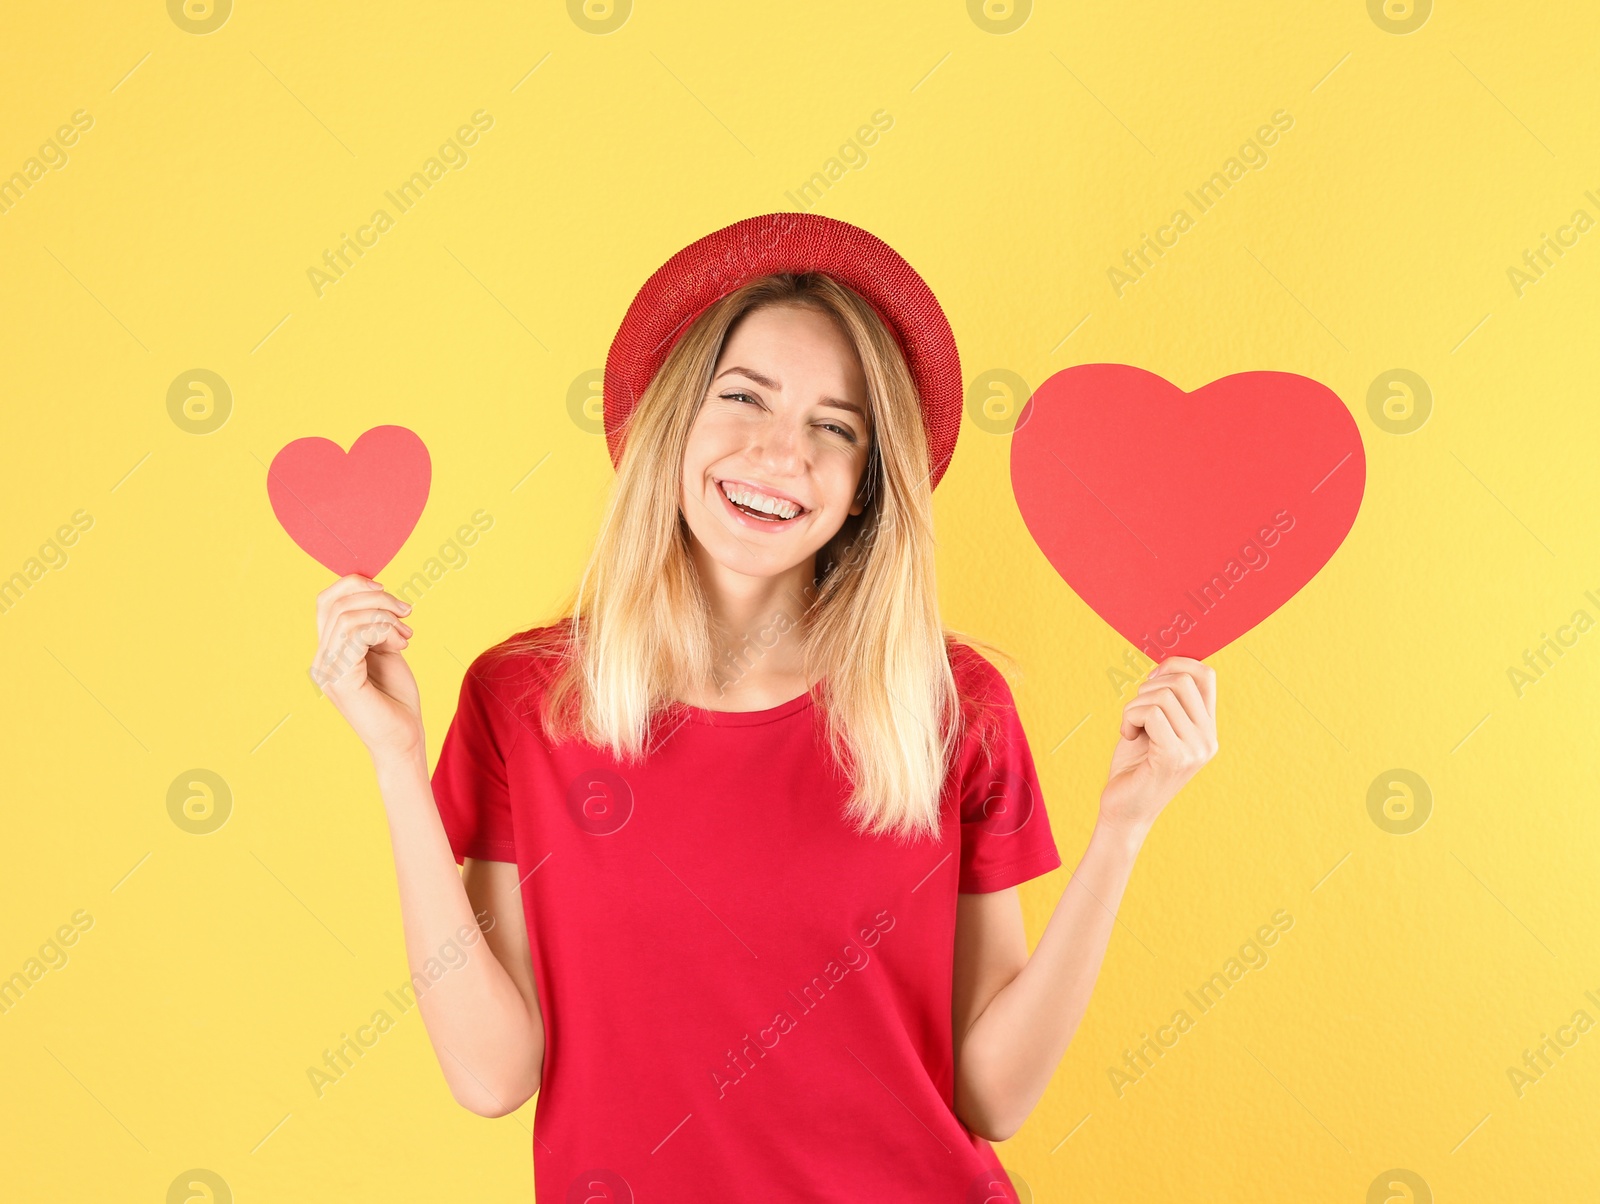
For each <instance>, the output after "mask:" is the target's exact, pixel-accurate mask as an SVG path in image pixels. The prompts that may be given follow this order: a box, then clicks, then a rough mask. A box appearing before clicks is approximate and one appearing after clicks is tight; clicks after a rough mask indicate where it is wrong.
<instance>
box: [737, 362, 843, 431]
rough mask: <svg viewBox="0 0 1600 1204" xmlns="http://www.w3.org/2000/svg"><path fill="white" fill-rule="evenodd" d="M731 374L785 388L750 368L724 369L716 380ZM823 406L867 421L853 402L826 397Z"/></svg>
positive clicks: (759, 383) (774, 387)
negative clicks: (849, 413) (847, 412)
mask: <svg viewBox="0 0 1600 1204" xmlns="http://www.w3.org/2000/svg"><path fill="white" fill-rule="evenodd" d="M730 372H738V373H740V374H741V375H744V376H748V377H749V378H750V379H751V380H753V381H755V382H756V384H758V385H760V386H761V387H762V388H763V389H781V388H783V386H782V385H780V384H779V383H778V382H777V381H775V380H772V379H770V378H769V377H765V376H762V375H761V373H759V372H756V371H753V370H752V369H749V368H724V369H723V370H722V371H721V372H719V373H717V375H716V377H715V379H716V380H721V379H722V378H723V377H724V376H726V375H728V373H730ZM821 404H822V405H825V406H832V407H833V408H834V409H836V410H849V411H850V412H851V413H852V414H858V415H860V417H861V421H863V422H865V421H866V420H867V414H866V411H865V410H863V409H862V408H861V407H860V406H858V405H857V404H856V403H855V402H853V401H840V400H839V399H838V398H837V397H824V398H823V399H822V402H821Z"/></svg>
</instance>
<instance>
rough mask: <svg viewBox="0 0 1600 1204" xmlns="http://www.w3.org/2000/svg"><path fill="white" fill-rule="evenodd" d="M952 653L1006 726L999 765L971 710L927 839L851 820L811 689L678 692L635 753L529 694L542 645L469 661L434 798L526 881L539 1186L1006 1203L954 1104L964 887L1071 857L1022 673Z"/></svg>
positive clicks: (462, 848)
mask: <svg viewBox="0 0 1600 1204" xmlns="http://www.w3.org/2000/svg"><path fill="white" fill-rule="evenodd" d="M951 668H952V671H953V672H954V673H955V674H956V675H957V677H958V681H966V682H969V683H972V685H973V687H974V688H976V690H977V691H978V692H979V693H980V696H981V697H984V698H986V699H987V700H989V702H990V704H991V707H992V710H991V712H990V713H991V714H992V715H993V717H994V718H995V719H996V720H997V721H998V722H997V725H996V728H997V737H996V739H995V741H994V747H995V751H994V753H993V755H992V760H991V761H990V762H988V763H985V762H983V760H982V759H981V757H980V750H979V746H978V733H977V729H976V728H975V727H974V726H972V725H970V724H969V725H968V727H967V729H966V732H965V735H964V739H963V744H962V747H961V754H960V756H959V758H958V759H957V761H956V762H955V763H954V764H953V766H952V768H951V771H950V777H949V779H947V782H946V786H945V794H944V807H943V815H944V822H943V830H942V832H941V838H940V840H939V842H938V843H937V844H935V843H934V842H932V841H931V840H929V839H928V838H927V837H923V838H921V839H920V840H918V841H917V842H915V843H907V842H904V841H895V840H893V839H891V838H888V837H882V838H879V837H867V836H862V835H859V834H858V833H856V832H855V831H854V830H853V829H852V828H851V827H850V825H849V824H848V822H847V821H846V820H845V819H844V816H843V803H844V802H845V800H846V799H847V798H848V795H849V783H848V782H847V781H846V780H845V779H844V778H843V777H842V776H841V775H840V773H839V772H838V770H837V766H836V764H835V763H834V762H833V760H832V758H831V757H829V756H828V754H827V746H826V741H825V738H824V736H823V729H822V725H821V722H820V721H821V720H822V718H823V715H822V712H821V708H820V706H819V705H817V704H816V703H815V701H814V699H813V695H812V694H809V693H808V694H803V695H801V696H800V697H799V698H795V699H791V700H790V701H788V702H784V703H780V704H779V705H777V706H775V707H769V708H767V709H765V710H760V711H743V712H720V711H709V710H703V709H700V708H696V707H687V706H682V705H681V704H678V709H677V710H676V711H675V712H674V715H673V717H672V719H670V720H669V721H668V722H667V723H666V724H664V725H663V727H662V728H661V729H660V730H663V731H666V730H668V728H670V735H667V736H666V737H665V739H664V740H662V741H661V742H660V744H659V747H658V748H657V749H656V751H655V752H654V753H652V754H651V755H650V756H649V757H648V758H647V759H646V760H645V761H643V762H642V763H641V764H638V765H634V766H627V765H625V764H623V763H620V762H618V761H616V760H615V759H614V758H612V757H611V756H610V754H609V753H607V752H605V751H603V750H600V749H597V748H596V747H595V746H593V745H591V744H589V743H587V742H586V741H582V740H571V739H569V740H566V741H563V742H561V743H558V744H554V745H552V743H551V742H550V741H549V739H548V738H547V736H546V735H545V733H544V732H543V730H542V728H541V727H540V725H539V723H538V720H537V718H536V715H537V712H536V710H535V709H534V707H535V705H536V699H537V695H535V696H534V698H533V699H529V700H527V701H523V702H520V703H519V702H516V701H515V700H516V699H517V698H518V697H519V695H521V694H522V692H523V690H524V688H525V686H526V685H527V684H528V683H530V682H533V683H537V682H539V681H541V680H542V679H543V678H542V674H543V672H547V671H548V662H544V663H543V668H542V669H541V661H540V657H539V656H538V655H536V654H533V653H519V654H516V655H514V656H512V657H508V658H501V659H490V658H489V657H488V655H487V654H485V655H483V656H480V657H478V659H477V660H476V661H474V662H473V664H472V666H471V668H470V669H469V670H468V672H467V675H466V677H465V679H464V680H463V681H462V684H461V696H460V703H459V707H458V709H457V711H456V715H455V718H454V720H453V721H452V722H451V725H450V729H449V731H448V733H447V734H446V736H445V739H444V746H443V748H442V749H441V751H440V754H439V761H438V764H437V766H436V767H435V769H434V772H433V793H434V798H435V800H436V802H437V804H438V808H439V815H440V818H441V819H442V820H443V823H444V829H445V832H446V833H447V834H448V836H449V840H450V847H451V849H452V850H453V851H454V852H455V855H456V860H457V861H458V862H459V861H461V860H462V859H463V858H465V857H474V858H478V859H483V860H491V861H513V862H515V863H516V865H517V868H518V871H519V877H520V878H521V880H522V901H523V908H524V915H525V917H526V920H527V927H528V936H529V941H530V944H531V947H532V959H533V971H534V979H535V982H536V983H537V985H538V990H539V1002H540V1006H541V1008H542V1009H543V1013H544V1024H545V1035H546V1052H545V1061H544V1077H543V1080H542V1082H541V1089H540V1092H539V1095H538V1097H537V1099H538V1102H537V1106H536V1108H535V1114H534V1130H533V1154H534V1180H535V1189H536V1195H537V1198H538V1199H540V1200H549V1201H552V1202H557V1201H559V1202H568V1201H579V1202H581V1201H590V1200H605V1201H618V1202H622V1204H633V1202H634V1201H640V1202H642V1204H651V1202H655V1201H668V1202H672V1204H676V1202H677V1201H685V1200H761V1201H763V1202H765V1201H787V1200H796V1201H799V1200H804V1201H834V1200H837V1201H851V1202H852V1204H854V1202H858V1201H861V1200H872V1201H875V1202H877V1204H897V1202H900V1201H906V1202H911V1201H915V1202H916V1204H938V1202H944V1201H948V1202H949V1204H966V1202H968V1201H985V1200H990V1199H995V1200H1004V1199H1011V1198H1013V1197H1012V1196H1011V1195H1010V1194H1009V1191H1008V1190H1006V1189H1003V1188H1002V1187H1001V1186H1000V1185H1003V1184H1005V1183H1006V1180H1005V1178H1004V1173H1003V1171H1001V1169H1000V1163H999V1160H998V1159H997V1158H996V1157H995V1155H994V1152H993V1150H992V1148H991V1147H990V1145H989V1143H988V1142H987V1141H986V1140H984V1139H983V1138H981V1137H977V1136H974V1135H973V1134H972V1133H971V1132H970V1131H969V1130H968V1129H967V1128H966V1127H965V1126H964V1125H963V1124H962V1123H961V1121H960V1120H959V1119H958V1118H957V1117H956V1115H955V1113H954V1111H953V1110H952V1098H953V1086H954V1071H953V1065H952V1057H951V1023H952V1021H951V991H952V980H951V968H952V961H953V953H954V943H955V942H954V934H955V921H956V894H957V892H958V891H960V892H984V891H994V890H1000V889H1002V888H1004V887H1008V886H1013V885H1016V884H1017V883H1019V882H1023V881H1026V880H1027V879H1029V878H1033V877H1036V876H1038V875H1040V874H1043V873H1046V872H1048V871H1050V870H1053V869H1056V868H1057V867H1059V866H1060V865H1061V857H1060V855H1059V854H1058V853H1057V851H1056V847H1055V842H1054V840H1053V839H1052V837H1051V834H1050V823H1049V818H1048V816H1047V815H1046V813H1045V808H1044V802H1043V797H1042V795H1041V792H1040V788H1039V779H1038V776H1037V773H1036V771H1035V769H1034V764H1033V757H1032V754H1031V752H1030V750H1029V747H1028V742H1027V738H1026V737H1025V736H1024V735H1023V730H1022V725H1021V723H1020V721H1019V720H1018V718H1017V713H1016V708H1015V704H1014V702H1013V699H1012V695H1011V691H1010V689H1009V687H1008V685H1007V683H1006V680H1005V678H1003V677H1002V676H1001V675H1000V673H999V671H998V670H997V669H996V668H995V667H994V666H993V665H992V664H991V663H990V662H989V661H988V660H987V659H986V658H984V657H983V656H982V655H981V654H979V653H977V652H976V651H974V650H972V649H970V648H968V647H966V646H965V645H961V646H957V647H955V648H954V650H953V652H952V654H951ZM535 688H537V687H535ZM673 724H676V726H672V725H673ZM996 1176H999V1177H998V1178H996Z"/></svg>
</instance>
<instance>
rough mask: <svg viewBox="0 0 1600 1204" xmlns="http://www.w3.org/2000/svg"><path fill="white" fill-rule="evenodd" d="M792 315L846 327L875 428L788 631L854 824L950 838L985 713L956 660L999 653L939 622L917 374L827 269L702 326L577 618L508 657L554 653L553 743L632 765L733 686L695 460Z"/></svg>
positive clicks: (658, 403)
mask: <svg viewBox="0 0 1600 1204" xmlns="http://www.w3.org/2000/svg"><path fill="white" fill-rule="evenodd" d="M774 305H792V306H805V307H809V308H812V309H815V310H818V311H820V312H823V313H826V314H829V315H831V316H832V317H833V319H834V320H835V321H836V322H837V323H838V325H839V327H840V329H841V330H842V331H843V332H844V333H845V334H846V336H847V337H848V338H849V339H850V341H851V343H852V344H853V345H854V347H855V350H856V354H857V355H858V356H859V357H860V361H861V365H862V368H863V369H864V372H865V376H866V381H867V394H868V408H869V410H870V412H871V420H872V421H871V425H872V430H873V439H872V447H871V450H870V453H869V457H868V464H867V467H866V470H865V471H864V473H863V475H862V485H861V492H860V494H859V496H860V497H861V498H862V500H863V501H864V503H865V506H864V509H863V511H862V513H861V514H859V515H852V516H850V517H848V518H846V520H845V522H844V525H843V526H842V527H841V528H840V530H839V532H838V534H837V535H835V536H834V538H833V539H831V540H830V541H829V542H828V543H827V544H826V545H824V546H823V547H822V548H821V549H820V550H819V551H818V553H817V558H816V576H815V579H814V581H813V583H812V586H811V588H810V589H808V590H804V591H802V593H803V594H804V596H803V597H798V598H791V599H789V601H790V602H791V603H792V604H793V609H794V612H795V613H794V614H792V615H790V614H789V611H788V607H787V606H785V607H784V608H782V609H780V611H779V612H778V613H777V614H776V615H775V616H774V625H775V626H777V627H778V629H779V633H780V635H784V634H786V633H788V632H790V631H793V632H796V633H797V638H798V639H799V640H800V643H801V658H802V662H803V665H804V667H805V672H806V680H808V681H813V680H817V679H818V678H821V680H820V681H819V682H818V686H817V687H816V689H817V690H818V691H820V694H821V697H820V699H818V701H819V703H820V707H819V710H820V712H821V714H822V715H824V716H825V718H826V722H827V746H828V749H829V752H830V753H831V754H832V755H833V756H834V757H835V759H836V763H837V764H838V765H839V766H840V768H841V769H842V771H843V772H844V773H845V774H846V775H847V776H848V778H849V779H850V781H851V783H852V787H853V792H852V794H851V796H850V798H849V801H848V803H847V804H846V808H845V815H846V818H847V819H848V820H849V821H850V822H851V823H853V824H854V825H856V827H857V829H858V830H859V831H863V832H870V833H872V834H881V833H889V834H892V835H893V836H895V837H897V838H898V837H912V838H914V837H916V836H918V835H924V834H925V835H928V836H930V837H932V838H934V839H937V838H938V834H939V830H940V822H941V821H940V813H939V808H940V801H941V797H942V789H943V786H944V782H945V778H946V775H947V773H948V771H949V767H950V764H951V758H952V757H953V756H954V755H955V752H956V749H957V747H958V743H959V740H960V738H961V732H962V730H963V729H962V724H963V722H964V716H966V714H967V712H968V711H969V710H970V709H971V706H972V705H973V704H974V703H975V702H976V701H977V700H976V699H975V698H973V697H969V696H968V695H967V694H965V693H963V692H962V691H961V689H960V688H959V686H958V678H957V677H956V676H955V674H954V673H953V672H952V665H951V648H952V645H954V644H957V643H965V644H967V645H968V646H969V647H970V646H973V645H977V644H982V642H981V641H975V640H971V639H970V638H968V637H965V636H958V635H957V633H954V632H950V631H947V630H946V629H945V628H944V627H943V625H942V623H941V621H940V618H939V606H938V591H937V586H936V582H935V577H934V538H933V505H932V490H931V489H930V487H929V485H928V477H929V463H928V442H927V435H926V431H925V429H924V427H923V424H922V414H921V406H920V404H919V400H918V394H917V389H916V385H915V382H914V380H913V378H912V376H911V372H910V369H909V368H908V367H907V365H906V361H905V358H904V356H903V355H902V353H901V351H900V347H899V344H898V343H897V342H896V341H895V337H894V335H893V334H892V333H891V332H890V330H889V329H888V327H887V326H885V325H884V323H883V321H882V319H881V318H880V317H879V316H878V314H877V312H876V311H875V310H874V309H873V308H872V306H871V305H870V304H868V303H867V302H866V301H865V300H864V299H862V298H861V297H860V296H859V295H858V294H857V293H855V292H854V291H853V290H851V289H850V288H849V287H848V286H846V285H844V284H842V283H841V282H839V281H837V280H835V279H834V278H832V277H831V276H828V275H826V274H825V273H821V272H806V273H780V274H776V275H771V276H766V277H763V278H761V279H758V280H755V281H752V282H750V283H748V284H746V285H744V286H742V287H741V288H739V289H736V290H735V291H734V292H732V293H729V294H728V295H727V296H725V297H723V298H721V299H720V300H718V301H716V302H715V303H713V304H712V305H711V306H709V307H708V308H707V309H706V310H705V311H704V312H703V313H701V314H700V315H699V317H698V318H697V319H696V320H695V321H694V322H693V323H692V324H691V325H690V327H689V328H688V329H687V330H686V331H685V332H684V334H683V336H682V337H681V338H680V339H679V340H678V342H677V344H676V345H675V346H674V347H673V348H672V350H671V351H670V353H669V354H668V355H667V357H666V361H665V362H664V363H663V364H662V366H661V368H660V370H659V371H657V373H656V374H655V377H654V378H653V379H652V380H651V382H650V385H649V386H648V387H647V388H646V389H645V391H644V393H643V395H642V396H641V397H640V399H639V402H638V404H637V406H636V407H635V408H634V410H633V412H632V414H631V416H630V418H629V421H628V424H627V426H626V427H625V443H624V446H623V452H622V456H621V461H620V463H619V465H618V467H617V477H616V482H615V485H614V487H613V489H612V492H611V495H610V499H609V502H608V505H607V507H606V511H605V514H604V517H603V518H602V519H601V523H600V530H599V533H598V535H597V536H596V539H595V543H594V548H593V550H592V552H591V554H590V557H589V560H588V563H587V565H586V566H585V568H584V571H583V574H582V577H581V579H580V580H579V582H578V584H577V586H576V587H575V589H574V590H573V591H572V593H571V594H570V595H569V597H568V599H567V600H566V602H565V604H564V605H563V607H562V608H561V611H562V613H561V618H560V619H559V621H557V622H556V623H554V624H552V625H550V626H548V627H545V628H542V629H540V628H536V629H534V630H532V631H528V632H524V633H522V634H521V635H520V636H514V637H512V638H511V639H509V640H507V641H505V642H504V643H502V644H501V645H498V646H497V647H496V649H494V650H491V651H496V652H501V653H513V652H526V651H534V652H537V653H540V654H545V655H548V656H549V657H550V661H549V663H550V664H551V665H552V668H551V670H550V671H549V672H548V673H546V674H544V675H543V676H544V678H545V680H544V701H543V705H542V709H541V715H540V721H541V723H542V724H543V725H544V728H545V731H546V732H547V733H548V734H549V735H550V737H551V738H552V739H554V740H560V739H564V738H566V737H568V736H573V735H576V736H581V738H583V739H585V740H587V741H588V742H589V743H591V744H593V745H595V746H598V747H602V748H606V749H609V750H610V752H611V754H612V755H613V756H614V757H615V758H617V759H618V760H636V759H638V758H640V757H642V756H643V755H645V753H646V752H647V751H648V748H649V746H650V745H651V744H652V742H653V740H654V738H655V737H656V735H658V734H659V733H658V731H657V728H656V724H657V722H658V721H660V720H662V719H664V718H669V717H671V716H672V712H673V709H674V703H675V700H677V699H678V698H680V697H682V696H684V695H686V694H691V695H692V694H694V693H695V692H697V691H698V689H699V688H700V687H701V686H702V685H703V684H705V683H707V682H709V681H712V680H714V679H716V676H717V675H716V669H717V668H718V654H717V649H718V648H719V647H720V646H721V641H719V640H717V639H716V637H715V633H714V631H713V622H712V618H711V614H710V610H709V608H708V606H707V603H706V598H705V594H704V592H703V590H702V587H701V584H700V581H699V577H698V573H697V571H696V569H695V567H694V563H693V561H692V559H691V557H690V552H689V544H688V539H689V535H688V528H687V525H686V523H685V522H684V520H683V517H682V514H681V512H680V508H679V498H680V494H681V474H682V468H683V458H684V448H685V445H686V444H687V441H688V436H689V431H690V428H691V427H692V426H693V424H694V421H695V418H696V416H697V415H698V413H699V411H700V406H701V405H702V403H703V402H704V399H705V396H706V393H707V391H708V390H709V388H710V384H711V376H712V372H713V371H714V369H715V367H716V363H717V357H718V356H719V355H720V354H721V351H722V347H723V344H724V341H725V340H726V338H727V335H728V332H729V330H730V329H731V327H732V326H733V324H734V323H735V322H736V321H738V319H740V318H741V317H743V316H744V315H746V314H748V313H750V312H752V311H753V310H756V309H760V308H764V307H767V306H774ZM982 646H983V647H984V648H986V649H988V650H989V651H991V652H993V651H997V650H995V649H993V648H992V647H991V646H989V645H987V644H982ZM756 655H758V656H759V655H760V652H759V650H758V651H757V653H756ZM1002 655H1003V654H1002ZM722 685H723V688H726V682H725V681H724V682H723V683H722ZM671 726H676V725H675V724H673V725H671ZM668 730H669V731H670V730H671V728H670V727H669V729H668ZM984 742H985V745H986V746H987V745H988V743H989V735H988V731H987V728H986V729H985V735H984Z"/></svg>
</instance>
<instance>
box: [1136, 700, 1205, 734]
mask: <svg viewBox="0 0 1600 1204" xmlns="http://www.w3.org/2000/svg"><path fill="white" fill-rule="evenodd" d="M1128 707H1129V709H1130V710H1131V709H1133V708H1148V709H1151V710H1159V711H1160V712H1161V713H1162V714H1163V715H1165V716H1166V719H1167V729H1168V730H1169V731H1171V732H1174V733H1175V734H1176V735H1177V737H1178V739H1179V740H1181V741H1184V742H1190V741H1192V742H1194V743H1196V744H1199V743H1200V736H1199V732H1198V730H1197V729H1196V727H1195V724H1194V721H1193V720H1191V719H1190V718H1189V715H1188V712H1187V711H1185V710H1184V708H1183V703H1182V702H1181V701H1180V700H1179V699H1178V696H1177V694H1176V692H1175V691H1174V690H1173V689H1172V687H1171V686H1157V687H1156V688H1155V689H1153V690H1150V691H1149V692H1148V693H1142V694H1140V695H1138V696H1136V697H1135V698H1133V699H1132V700H1131V701H1130V702H1129V703H1128ZM1149 730H1150V729H1149V727H1148V726H1146V727H1145V731H1147V732H1148V731H1149Z"/></svg>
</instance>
